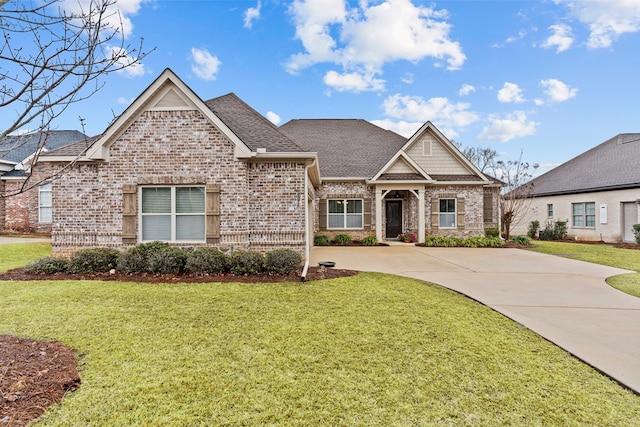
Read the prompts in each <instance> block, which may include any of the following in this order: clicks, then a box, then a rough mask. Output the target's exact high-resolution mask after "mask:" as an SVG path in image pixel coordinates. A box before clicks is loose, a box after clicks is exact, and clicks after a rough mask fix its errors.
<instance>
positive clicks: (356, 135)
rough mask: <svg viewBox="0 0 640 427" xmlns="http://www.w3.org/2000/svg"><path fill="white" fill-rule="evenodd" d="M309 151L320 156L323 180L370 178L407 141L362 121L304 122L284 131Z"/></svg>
mask: <svg viewBox="0 0 640 427" xmlns="http://www.w3.org/2000/svg"><path fill="white" fill-rule="evenodd" d="M280 129H281V130H282V131H283V132H284V133H285V134H286V135H288V136H289V137H290V138H291V139H294V140H296V141H297V142H298V143H299V144H301V145H302V146H303V147H304V148H306V149H307V150H308V151H312V152H314V151H315V152H317V153H318V163H319V165H320V174H321V175H322V176H323V177H329V178H332V177H335V178H338V177H345V178H346V177H354V178H356V177H357V178H370V177H373V176H374V175H375V174H376V173H378V171H380V169H381V168H382V167H383V166H384V165H385V164H386V163H387V162H388V161H389V160H390V159H391V158H392V157H393V155H394V154H396V153H397V152H398V150H400V149H401V148H402V147H403V146H404V144H405V143H406V142H407V139H406V138H404V137H402V136H400V135H398V134H396V133H394V132H391V131H388V130H385V129H382V128H379V127H378V126H376V125H374V124H372V123H369V122H367V121H365V120H361V119H300V120H291V121H290V122H288V123H285V124H284V125H282V126H281V127H280Z"/></svg>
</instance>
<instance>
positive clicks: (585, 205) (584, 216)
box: [571, 202, 598, 230]
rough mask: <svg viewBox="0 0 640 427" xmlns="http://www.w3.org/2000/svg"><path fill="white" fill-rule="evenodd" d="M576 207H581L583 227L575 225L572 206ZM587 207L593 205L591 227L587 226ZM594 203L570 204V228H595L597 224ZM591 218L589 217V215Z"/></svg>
mask: <svg viewBox="0 0 640 427" xmlns="http://www.w3.org/2000/svg"><path fill="white" fill-rule="evenodd" d="M576 205H582V210H583V214H582V219H583V221H584V225H576V224H575V222H576V219H575V217H576V215H575V214H574V210H573V208H574V206H576ZM587 205H593V215H592V216H593V225H587ZM595 208H596V203H595V202H575V203H571V227H572V228H587V229H590V230H593V229H595V228H596V224H597V220H598V218H597V214H596V209H595ZM590 216H591V215H590Z"/></svg>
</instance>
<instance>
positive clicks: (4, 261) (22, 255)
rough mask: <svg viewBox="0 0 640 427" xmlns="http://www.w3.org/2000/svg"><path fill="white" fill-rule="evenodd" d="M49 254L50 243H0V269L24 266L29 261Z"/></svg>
mask: <svg viewBox="0 0 640 427" xmlns="http://www.w3.org/2000/svg"><path fill="white" fill-rule="evenodd" d="M49 255H51V244H50V243H12V244H8V245H0V271H7V270H11V269H12V268H18V267H24V266H25V265H26V264H27V263H29V262H30V261H33V260H35V259H38V258H42V257H45V256H49Z"/></svg>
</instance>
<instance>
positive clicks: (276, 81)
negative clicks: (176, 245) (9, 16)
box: [56, 0, 640, 171]
mask: <svg viewBox="0 0 640 427" xmlns="http://www.w3.org/2000/svg"><path fill="white" fill-rule="evenodd" d="M70 1H71V0H70ZM74 1H76V0H74ZM76 2H77V1H76ZM117 6H118V7H119V8H120V13H121V15H122V17H123V23H124V29H125V35H126V38H127V40H128V41H129V42H130V43H131V44H132V45H135V44H137V42H138V39H139V38H140V37H143V38H144V46H145V47H146V48H155V51H153V52H152V53H151V54H150V55H149V56H148V57H147V58H145V60H144V61H143V63H142V65H141V66H139V67H136V68H132V69H130V70H129V72H127V73H120V74H114V75H111V76H109V77H108V78H107V79H106V87H105V88H104V89H103V90H102V91H101V92H99V93H98V94H97V95H95V96H94V97H93V98H91V99H90V100H88V101H86V102H85V103H83V104H82V105H80V106H77V107H76V108H73V109H71V110H69V111H68V112H67V113H66V114H65V116H64V117H63V118H61V119H60V120H59V121H58V122H57V124H56V125H57V128H59V129H69V128H73V129H80V125H79V121H78V116H82V117H83V118H84V120H85V123H86V131H87V133H89V134H91V135H93V134H97V133H100V132H102V131H103V130H104V129H105V127H106V126H107V124H108V123H109V121H110V120H111V119H112V118H113V116H114V114H116V115H117V114H120V113H121V112H122V111H123V110H124V109H125V108H126V106H127V105H128V104H129V103H130V102H131V101H132V100H133V99H134V98H135V97H136V96H137V95H139V94H140V92H141V91H143V90H144V89H145V88H146V87H147V85H149V84H150V83H151V82H152V81H153V80H154V79H155V78H156V77H157V76H158V75H159V74H160V73H161V72H162V71H163V70H164V69H165V68H167V67H169V68H171V69H172V70H173V71H174V72H175V73H177V74H178V76H180V77H181V78H182V79H183V80H184V81H185V82H186V83H187V85H189V86H190V87H191V88H192V89H193V90H194V91H195V92H196V93H197V94H198V95H199V96H200V97H201V98H203V99H205V100H206V99H210V98H213V97H216V96H219V95H223V94H226V93H229V92H235V93H236V94H237V95H238V96H239V97H240V98H242V99H243V100H244V101H245V102H247V103H248V104H249V105H251V106H252V107H253V108H255V109H256V110H257V111H259V112H260V113H262V114H263V115H265V116H267V117H268V118H269V119H270V120H272V121H273V122H274V123H276V124H284V123H285V122H287V121H288V120H290V119H295V118H363V119H366V120H369V121H372V122H373V123H376V124H378V125H380V126H382V127H386V128H388V129H391V130H394V131H396V132H398V133H400V134H403V135H405V136H410V135H411V134H412V133H413V131H415V130H416V129H417V128H418V127H419V126H420V125H421V124H422V123H424V122H425V121H427V120H430V121H432V122H433V123H434V124H435V125H436V126H437V127H438V128H439V129H440V130H442V131H443V132H444V133H445V135H447V137H449V138H450V139H453V140H455V141H457V142H459V143H461V144H463V145H464V146H481V147H491V148H493V149H495V150H497V151H498V152H499V153H500V154H501V158H502V159H504V160H509V159H515V158H517V157H518V156H519V154H520V151H521V150H523V151H524V155H523V158H524V159H525V160H527V161H529V162H537V163H540V165H541V168H540V170H541V171H545V170H547V169H548V168H549V167H551V166H553V165H557V164H559V163H562V162H564V161H566V160H568V159H570V158H572V157H574V156H575V155H577V154H579V153H581V152H583V151H585V150H587V149H589V148H591V147H593V146H595V145H597V144H599V143H601V142H603V141H605V140H606V139H609V138H610V137H613V136H615V135H616V134H618V133H625V132H640V0H591V1H565V0H553V1H473V0H467V1H440V2H427V1H418V0H377V1H374V0H369V1H366V0H361V1H344V0H293V1H283V0H246V1H220V0H203V1H179V0H174V1H165V0H149V1H147V0H119V1H118V2H117Z"/></svg>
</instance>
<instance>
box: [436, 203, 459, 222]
mask: <svg viewBox="0 0 640 427" xmlns="http://www.w3.org/2000/svg"><path fill="white" fill-rule="evenodd" d="M439 205H440V209H439V214H438V217H439V224H438V226H439V227H440V228H456V199H440V200H439Z"/></svg>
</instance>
